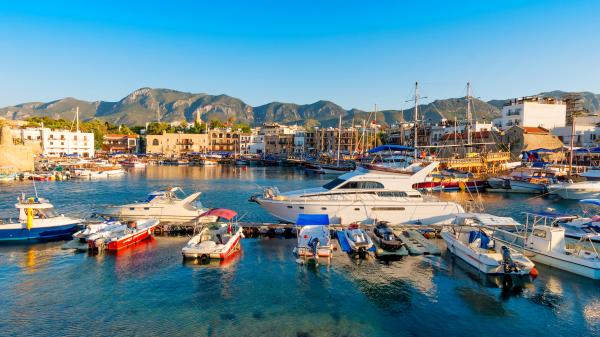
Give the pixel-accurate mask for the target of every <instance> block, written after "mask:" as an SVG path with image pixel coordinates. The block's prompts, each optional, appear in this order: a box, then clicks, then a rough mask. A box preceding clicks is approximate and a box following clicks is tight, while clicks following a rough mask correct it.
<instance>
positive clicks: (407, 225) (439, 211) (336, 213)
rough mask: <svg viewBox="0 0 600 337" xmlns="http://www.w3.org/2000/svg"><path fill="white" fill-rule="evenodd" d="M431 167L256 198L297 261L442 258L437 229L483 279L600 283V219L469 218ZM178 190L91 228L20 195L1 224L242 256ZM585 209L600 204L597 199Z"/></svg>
mask: <svg viewBox="0 0 600 337" xmlns="http://www.w3.org/2000/svg"><path fill="white" fill-rule="evenodd" d="M435 168H436V163H430V164H426V165H424V164H421V163H413V164H410V165H408V166H406V167H405V168H403V169H402V172H397V171H396V170H390V169H387V168H384V169H377V168H376V167H369V168H367V167H359V168H357V169H355V170H352V171H349V172H347V173H344V174H342V175H340V176H337V177H336V178H335V179H333V180H332V181H330V182H328V183H326V184H325V185H323V186H321V187H315V188H311V189H303V190H298V191H290V192H280V191H279V189H278V188H277V187H271V188H265V190H264V191H263V193H262V194H261V195H256V196H253V197H252V198H251V201H254V202H256V203H258V204H259V205H260V206H261V207H262V208H264V209H265V210H266V211H267V212H269V213H270V214H272V215H273V216H274V217H276V218H278V219H280V220H282V221H284V222H287V223H293V224H295V227H294V228H295V231H296V236H297V244H296V245H295V247H294V254H296V256H297V258H298V262H301V263H305V262H306V263H310V262H316V263H317V264H319V262H320V261H323V260H325V261H327V262H329V261H330V259H331V256H332V254H333V252H334V250H336V249H335V248H336V247H339V248H340V249H341V250H342V251H343V252H346V253H348V254H351V255H352V256H358V257H363V256H369V255H371V254H373V255H375V256H376V257H379V258H388V257H391V256H405V255H409V254H410V255H416V254H439V253H440V250H439V248H438V247H437V245H436V244H435V243H434V242H432V241H431V240H429V239H428V234H430V232H429V231H431V230H434V231H435V232H436V234H437V235H439V236H441V238H442V239H443V240H444V241H445V243H446V246H447V248H448V250H449V251H450V252H451V253H452V254H454V255H455V256H457V257H459V258H461V259H463V260H464V261H466V262H467V263H469V264H470V265H472V266H473V267H474V268H476V269H477V270H479V271H480V272H481V273H484V274H494V275H495V274H499V275H505V276H511V277H517V276H522V275H535V274H536V273H537V270H536V268H535V264H536V263H540V264H544V265H549V266H552V267H555V268H558V269H562V270H565V271H568V272H571V273H575V274H578V275H582V276H585V277H590V278H593V279H600V257H599V255H598V251H597V250H596V246H595V243H596V242H600V234H598V233H599V231H598V230H599V229H600V217H598V216H593V217H585V216H576V215H564V214H558V213H553V212H542V213H536V214H533V213H532V214H528V215H527V221H526V223H525V224H520V223H518V222H517V221H515V220H514V219H512V218H509V217H499V216H494V215H491V214H485V213H470V212H465V210H464V208H463V207H462V206H461V205H459V204H458V203H454V202H450V201H440V200H439V199H437V198H435V197H433V196H430V195H424V194H422V193H421V191H419V189H417V188H415V184H417V183H419V182H422V181H423V180H424V179H426V178H427V177H428V176H429V175H430V173H431V172H432V171H433V170H434V169H435ZM182 192H183V191H182V190H181V189H180V188H178V187H170V188H166V189H164V190H160V191H155V192H151V193H150V194H149V195H148V197H147V199H146V200H143V201H139V202H134V203H130V204H125V205H119V206H110V207H107V208H106V209H105V210H104V211H103V212H100V213H99V214H97V215H99V216H101V218H102V219H103V220H100V221H96V222H91V223H90V222H86V221H84V220H81V219H76V218H71V217H67V216H64V215H57V214H56V213H55V212H54V209H53V206H52V204H51V203H49V202H48V201H47V200H44V199H42V198H38V197H32V198H25V197H20V198H19V199H18V203H17V204H16V205H15V206H16V208H17V209H18V210H19V218H18V219H15V220H10V219H9V220H4V221H3V222H2V224H1V225H0V240H2V241H10V240H51V239H58V238H64V237H65V236H72V241H70V242H68V243H67V244H65V246H64V247H65V248H72V249H82V250H91V251H95V250H109V251H110V250H120V249H123V248H125V247H129V246H132V245H134V244H136V243H138V242H140V241H142V240H145V239H147V238H148V237H150V236H151V235H152V234H153V233H154V231H155V230H156V228H157V226H159V224H161V223H193V224H194V226H195V228H197V230H195V231H194V235H193V236H192V238H191V239H190V240H189V242H188V243H187V244H186V245H185V246H184V247H182V255H183V256H184V257H185V258H194V259H224V258H227V257H228V256H230V255H231V254H234V253H235V252H236V251H238V250H239V247H240V241H241V239H242V237H243V235H244V234H243V231H242V227H241V226H240V224H239V223H238V219H237V217H236V216H237V213H236V212H235V211H233V210H228V209H223V208H216V209H208V208H205V207H203V206H202V205H201V204H199V203H198V202H197V199H198V197H199V196H200V192H195V193H192V194H191V195H189V196H183V197H181V196H180V194H181V193H182ZM581 202H582V203H584V204H588V205H596V206H600V200H598V199H583V200H581ZM332 226H333V227H335V228H332ZM333 229H337V230H335V231H334V230H333ZM332 234H333V236H332ZM335 238H337V244H335V243H334V241H333V239H335Z"/></svg>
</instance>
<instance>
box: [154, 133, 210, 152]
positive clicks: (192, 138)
mask: <svg viewBox="0 0 600 337" xmlns="http://www.w3.org/2000/svg"><path fill="white" fill-rule="evenodd" d="M208 138H209V137H208V134H205V133H204V134H196V133H166V132H163V134H162V135H147V136H146V154H162V155H166V156H172V157H178V156H181V155H183V154H188V153H194V152H196V153H198V152H207V151H210V148H209V142H208Z"/></svg>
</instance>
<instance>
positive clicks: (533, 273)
mask: <svg viewBox="0 0 600 337" xmlns="http://www.w3.org/2000/svg"><path fill="white" fill-rule="evenodd" d="M529 275H531V277H533V278H536V277H538V275H539V272H538V270H537V269H536V268H535V267H533V268H531V270H530V271H529Z"/></svg>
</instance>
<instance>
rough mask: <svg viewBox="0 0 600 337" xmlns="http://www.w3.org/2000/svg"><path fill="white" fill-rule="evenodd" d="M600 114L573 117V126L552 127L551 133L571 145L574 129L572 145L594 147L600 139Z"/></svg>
mask: <svg viewBox="0 0 600 337" xmlns="http://www.w3.org/2000/svg"><path fill="white" fill-rule="evenodd" d="M598 125H600V116H581V117H575V126H574V129H575V130H573V127H572V126H571V125H567V126H563V127H559V128H554V129H553V130H552V134H553V135H555V136H557V137H558V138H559V139H560V140H561V141H562V142H563V144H565V145H567V146H571V135H572V134H573V131H575V132H574V133H575V137H574V139H573V146H577V147H595V146H597V145H598V141H600V127H598Z"/></svg>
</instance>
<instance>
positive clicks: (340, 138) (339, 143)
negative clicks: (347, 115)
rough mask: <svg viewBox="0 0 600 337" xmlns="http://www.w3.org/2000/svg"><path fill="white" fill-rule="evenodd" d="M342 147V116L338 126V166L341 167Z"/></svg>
mask: <svg viewBox="0 0 600 337" xmlns="http://www.w3.org/2000/svg"><path fill="white" fill-rule="evenodd" d="M341 146H342V114H340V122H339V125H338V146H337V166H338V167H339V166H340V147H341Z"/></svg>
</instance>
